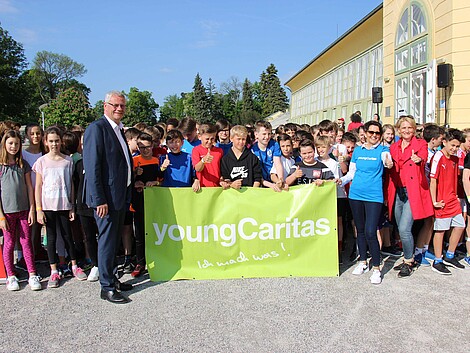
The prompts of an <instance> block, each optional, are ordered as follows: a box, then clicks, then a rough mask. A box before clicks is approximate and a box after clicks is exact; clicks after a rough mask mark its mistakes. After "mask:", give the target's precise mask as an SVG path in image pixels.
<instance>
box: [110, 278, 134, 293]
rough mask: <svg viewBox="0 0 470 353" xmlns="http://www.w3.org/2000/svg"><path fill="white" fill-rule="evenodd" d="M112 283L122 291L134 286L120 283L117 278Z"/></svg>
mask: <svg viewBox="0 0 470 353" xmlns="http://www.w3.org/2000/svg"><path fill="white" fill-rule="evenodd" d="M114 285H115V287H116V289H117V290H120V291H121V292H122V291H128V290H132V288H134V286H133V285H132V284H129V283H122V282H119V281H118V280H116V282H115V284H114Z"/></svg>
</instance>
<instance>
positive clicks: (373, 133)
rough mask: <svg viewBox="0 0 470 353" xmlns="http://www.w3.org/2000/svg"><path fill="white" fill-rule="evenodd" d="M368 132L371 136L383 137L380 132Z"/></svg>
mask: <svg viewBox="0 0 470 353" xmlns="http://www.w3.org/2000/svg"><path fill="white" fill-rule="evenodd" d="M367 132H368V133H369V134H371V135H376V136H380V135H382V134H381V132H380V131H372V130H367Z"/></svg>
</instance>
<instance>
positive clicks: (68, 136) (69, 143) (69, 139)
mask: <svg viewBox="0 0 470 353" xmlns="http://www.w3.org/2000/svg"><path fill="white" fill-rule="evenodd" d="M79 145H80V139H79V137H78V135H77V134H76V133H74V132H72V131H66V132H64V135H63V136H62V147H63V149H64V152H66V154H74V153H76V152H77V151H78V146H79Z"/></svg>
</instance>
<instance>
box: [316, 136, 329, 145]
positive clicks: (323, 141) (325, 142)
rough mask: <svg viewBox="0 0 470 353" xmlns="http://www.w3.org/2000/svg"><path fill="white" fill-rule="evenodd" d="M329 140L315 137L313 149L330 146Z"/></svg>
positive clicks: (326, 137)
mask: <svg viewBox="0 0 470 353" xmlns="http://www.w3.org/2000/svg"><path fill="white" fill-rule="evenodd" d="M331 145H332V143H331V139H330V137H329V136H323V135H322V136H317V138H316V139H315V147H317V146H331Z"/></svg>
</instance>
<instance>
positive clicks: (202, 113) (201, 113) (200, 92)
mask: <svg viewBox="0 0 470 353" xmlns="http://www.w3.org/2000/svg"><path fill="white" fill-rule="evenodd" d="M192 106H193V107H192V110H193V112H194V114H193V116H192V117H193V118H194V119H195V120H196V121H198V122H203V121H207V120H208V118H209V101H208V99H207V94H206V90H205V88H204V85H203V84H202V79H201V76H199V73H198V74H197V75H196V77H195V79H194V86H193V102H192Z"/></svg>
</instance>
